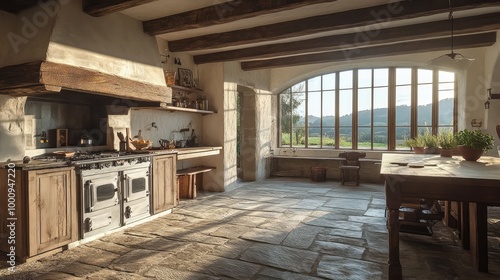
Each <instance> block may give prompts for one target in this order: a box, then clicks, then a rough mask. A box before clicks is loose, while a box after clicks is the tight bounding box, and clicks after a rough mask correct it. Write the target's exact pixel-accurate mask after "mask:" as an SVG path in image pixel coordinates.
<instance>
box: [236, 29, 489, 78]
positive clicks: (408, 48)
mask: <svg viewBox="0 0 500 280" xmlns="http://www.w3.org/2000/svg"><path fill="white" fill-rule="evenodd" d="M496 36H497V33H496V32H489V33H483V34H474V35H465V36H457V37H455V44H454V45H455V48H457V49H460V48H477V47H488V46H492V45H493V44H495V43H496ZM450 47H451V46H450V39H449V38H439V39H431V40H421V41H413V42H404V43H396V44H391V45H381V46H375V47H366V48H352V49H348V50H343V51H333V52H323V53H316V54H307V55H298V56H290V57H282V58H275V59H264V60H252V61H244V62H242V63H241V68H242V69H243V70H245V71H248V70H258V69H267V68H276V67H290V66H297V65H306V64H316V63H331V62H339V61H344V62H349V61H351V60H355V59H366V58H376V57H385V56H393V55H407V54H413V53H422V52H431V51H448V52H449V51H450ZM443 54H444V53H443Z"/></svg>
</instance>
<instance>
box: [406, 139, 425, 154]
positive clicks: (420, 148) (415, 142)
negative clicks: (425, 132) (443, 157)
mask: <svg viewBox="0 0 500 280" xmlns="http://www.w3.org/2000/svg"><path fill="white" fill-rule="evenodd" d="M404 145H405V146H406V147H410V148H412V149H413V151H415V154H423V153H424V142H423V137H422V135H417V137H415V138H410V139H407V138H405V140H404Z"/></svg>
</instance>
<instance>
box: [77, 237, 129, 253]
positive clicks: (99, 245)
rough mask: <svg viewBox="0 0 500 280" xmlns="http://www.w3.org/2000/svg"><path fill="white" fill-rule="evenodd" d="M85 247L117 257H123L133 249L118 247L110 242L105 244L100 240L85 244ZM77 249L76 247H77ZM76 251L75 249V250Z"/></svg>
mask: <svg viewBox="0 0 500 280" xmlns="http://www.w3.org/2000/svg"><path fill="white" fill-rule="evenodd" d="M85 246H87V247H90V248H95V249H100V250H103V251H106V252H110V253H113V254H117V255H124V254H126V253H128V252H130V251H132V250H133V249H132V248H130V247H127V246H123V245H118V244H115V243H112V242H106V241H103V240H102V239H98V240H94V241H92V242H89V243H86V244H85ZM77 248H78V247H77ZM75 249H76V248H75Z"/></svg>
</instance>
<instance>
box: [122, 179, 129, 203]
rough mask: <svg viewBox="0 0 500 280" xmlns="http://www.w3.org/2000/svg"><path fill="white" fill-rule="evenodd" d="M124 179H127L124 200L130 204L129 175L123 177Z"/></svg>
mask: <svg viewBox="0 0 500 280" xmlns="http://www.w3.org/2000/svg"><path fill="white" fill-rule="evenodd" d="M123 178H124V179H125V182H124V183H125V191H124V194H123V200H124V201H125V202H128V196H129V195H130V194H129V185H130V177H129V176H128V175H127V174H125V175H124V176H123Z"/></svg>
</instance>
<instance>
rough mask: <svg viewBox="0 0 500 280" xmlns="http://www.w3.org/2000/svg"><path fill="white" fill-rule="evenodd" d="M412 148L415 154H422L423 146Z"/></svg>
mask: <svg viewBox="0 0 500 280" xmlns="http://www.w3.org/2000/svg"><path fill="white" fill-rule="evenodd" d="M413 150H414V151H415V154H423V153H424V147H413Z"/></svg>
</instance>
